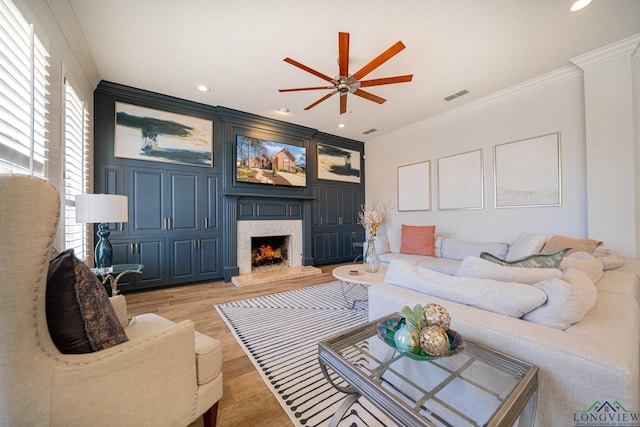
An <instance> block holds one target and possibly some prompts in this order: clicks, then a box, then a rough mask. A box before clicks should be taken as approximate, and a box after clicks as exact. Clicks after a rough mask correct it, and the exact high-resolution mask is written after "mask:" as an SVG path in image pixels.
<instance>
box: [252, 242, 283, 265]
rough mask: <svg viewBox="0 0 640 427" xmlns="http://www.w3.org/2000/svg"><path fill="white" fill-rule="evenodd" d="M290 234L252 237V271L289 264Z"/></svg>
mask: <svg viewBox="0 0 640 427" xmlns="http://www.w3.org/2000/svg"><path fill="white" fill-rule="evenodd" d="M289 240H290V238H289V236H266V237H252V238H251V271H257V270H272V269H278V268H282V267H283V266H287V267H288V266H289Z"/></svg>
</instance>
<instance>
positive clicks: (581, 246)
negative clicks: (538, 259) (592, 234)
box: [542, 235, 602, 254]
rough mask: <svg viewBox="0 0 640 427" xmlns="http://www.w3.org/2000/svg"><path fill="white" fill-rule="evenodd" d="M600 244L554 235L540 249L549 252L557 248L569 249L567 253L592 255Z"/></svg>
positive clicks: (599, 242) (590, 240)
mask: <svg viewBox="0 0 640 427" xmlns="http://www.w3.org/2000/svg"><path fill="white" fill-rule="evenodd" d="M601 245H602V242H601V241H599V240H593V239H576V238H573V237H567V236H561V235H556V236H553V237H552V238H551V239H549V241H548V242H547V243H546V244H545V245H544V248H542V250H543V251H549V250H552V249H559V248H571V250H570V251H569V253H573V252H587V253H590V254H591V253H593V251H595V250H596V248H597V247H598V246H601Z"/></svg>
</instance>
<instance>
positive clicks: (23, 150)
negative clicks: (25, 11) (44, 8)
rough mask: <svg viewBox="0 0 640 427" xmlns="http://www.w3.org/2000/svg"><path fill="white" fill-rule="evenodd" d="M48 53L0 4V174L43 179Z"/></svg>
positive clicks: (11, 9)
mask: <svg viewBox="0 0 640 427" xmlns="http://www.w3.org/2000/svg"><path fill="white" fill-rule="evenodd" d="M48 57H49V54H48V53H47V51H46V49H45V48H44V46H43V45H42V43H41V42H40V40H38V38H37V37H36V35H35V33H34V30H33V26H32V25H30V24H29V23H28V22H27V21H26V20H25V19H24V17H23V16H22V14H21V13H20V11H19V10H18V8H17V7H16V6H15V5H14V4H13V2H11V1H10V0H0V172H16V173H29V174H33V175H37V176H41V177H43V178H44V177H45V176H46V161H47V142H48V141H47V128H48V127H47V115H48V112H47V104H48V101H47V97H48V95H49V93H48V89H47V88H48V85H49V82H48V78H49V74H48V71H47V69H48V67H49V63H48V59H47V58H48Z"/></svg>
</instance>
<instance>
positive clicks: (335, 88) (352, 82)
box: [279, 33, 413, 114]
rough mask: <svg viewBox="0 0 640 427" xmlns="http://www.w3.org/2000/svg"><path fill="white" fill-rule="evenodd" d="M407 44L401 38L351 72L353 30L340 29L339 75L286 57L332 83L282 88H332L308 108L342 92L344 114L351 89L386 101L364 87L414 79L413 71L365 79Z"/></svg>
mask: <svg viewBox="0 0 640 427" xmlns="http://www.w3.org/2000/svg"><path fill="white" fill-rule="evenodd" d="M404 48H405V46H404V44H403V43H402V42H401V41H398V42H396V43H395V44H394V45H393V46H391V47H390V48H389V49H387V50H385V51H384V52H382V53H381V54H380V55H378V56H377V57H376V58H375V59H373V60H372V61H371V62H369V63H368V64H367V65H365V66H364V67H362V68H361V69H360V70H358V71H356V72H355V73H353V74H349V33H338V67H339V75H338V76H336V77H334V78H331V77H329V76H327V75H326V74H323V73H321V72H319V71H316V70H314V69H313V68H310V67H307V66H306V65H304V64H301V63H300V62H298V61H296V60H294V59H291V58H285V59H284V62H288V63H289V64H291V65H293V66H295V67H298V68H301V69H303V70H304V71H306V72H308V73H311V74H313V75H314V76H317V77H320V78H321V79H323V80H326V81H328V82H329V83H331V85H330V86H312V87H300V88H291V89H280V90H279V91H280V92H295V91H301V90H320V89H332V90H331V92H329V93H328V94H327V95H325V96H323V97H322V98H320V99H319V100H317V101H316V102H314V103H313V104H311V105H309V106H308V107H306V108H305V110H309V109H311V108H313V107H315V106H316V105H318V104H320V103H321V102H322V101H325V100H326V99H328V98H330V97H331V96H333V95H335V94H336V93H339V94H340V114H344V113H346V112H347V93H352V94H354V95H357V96H360V97H362V98H364V99H368V100H369V101H373V102H377V103H378V104H382V103H383V102H385V101H386V99H384V98H381V97H379V96H377V95H374V94H372V93H369V92H366V91H364V90H362V89H360V88H363V87H370V86H380V85H388V84H393V83H405V82H410V81H411V79H412V78H413V74H408V75H405V76H395V77H384V78H380V79H371V80H362V78H363V77H365V76H366V75H367V74H369V73H371V72H372V71H373V70H375V69H376V68H378V67H379V66H380V65H382V64H384V63H385V62H387V61H388V60H389V59H391V58H393V57H394V56H395V55H397V54H398V53H399V52H400V51H401V50H402V49H404Z"/></svg>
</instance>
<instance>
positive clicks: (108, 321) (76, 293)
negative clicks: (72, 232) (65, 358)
mask: <svg viewBox="0 0 640 427" xmlns="http://www.w3.org/2000/svg"><path fill="white" fill-rule="evenodd" d="M46 313H47V326H48V328H49V334H50V335H51V339H52V340H53V342H54V343H55V345H56V347H58V350H60V352H61V353H67V354H80V353H90V352H93V351H100V350H104V349H105V348H109V347H112V346H114V345H117V344H120V343H123V342H125V341H127V336H126V334H125V332H124V329H123V327H122V325H121V324H120V321H119V320H118V317H117V316H116V313H115V311H114V310H113V306H112V305H111V303H110V302H109V296H108V295H107V292H106V290H105V289H104V286H102V284H101V283H100V281H99V280H98V278H97V277H96V276H95V275H94V274H93V273H92V272H91V270H90V269H89V267H87V265H86V264H84V263H83V262H82V261H80V260H78V259H77V258H76V257H75V255H74V253H73V250H68V251H65V252H62V253H60V254H59V255H58V256H56V257H55V258H54V259H53V260H51V262H50V263H49V271H48V275H47V292H46Z"/></svg>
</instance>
